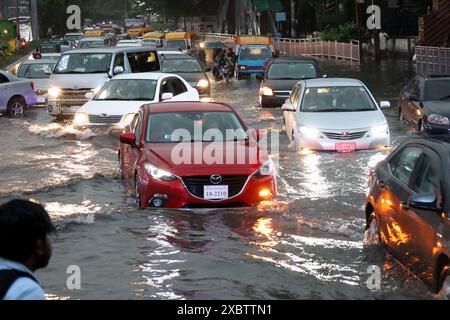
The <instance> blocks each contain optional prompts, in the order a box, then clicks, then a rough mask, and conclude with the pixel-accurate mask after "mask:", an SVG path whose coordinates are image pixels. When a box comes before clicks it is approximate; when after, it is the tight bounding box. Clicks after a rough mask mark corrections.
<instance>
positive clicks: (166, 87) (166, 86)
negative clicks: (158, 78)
mask: <svg viewBox="0 0 450 320" xmlns="http://www.w3.org/2000/svg"><path fill="white" fill-rule="evenodd" d="M164 93H173V89H172V82H171V81H170V79H165V80H163V81H162V83H161V90H160V94H159V99H160V100H161V98H162V95H163V94H164Z"/></svg>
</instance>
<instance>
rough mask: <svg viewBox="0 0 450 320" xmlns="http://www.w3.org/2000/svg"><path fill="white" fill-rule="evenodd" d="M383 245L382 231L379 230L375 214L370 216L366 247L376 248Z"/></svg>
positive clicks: (365, 234)
mask: <svg viewBox="0 0 450 320" xmlns="http://www.w3.org/2000/svg"><path fill="white" fill-rule="evenodd" d="M380 243H381V238H380V230H379V228H378V221H377V218H376V216H375V214H374V213H372V214H371V215H370V218H369V223H368V224H367V228H366V232H365V233H364V245H366V246H376V245H379V244H380Z"/></svg>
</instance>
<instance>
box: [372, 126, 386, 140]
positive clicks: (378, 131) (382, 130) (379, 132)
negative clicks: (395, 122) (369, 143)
mask: <svg viewBox="0 0 450 320" xmlns="http://www.w3.org/2000/svg"><path fill="white" fill-rule="evenodd" d="M387 134H389V126H388V125H387V123H385V124H382V125H381V126H377V127H374V128H372V129H371V130H370V136H372V137H379V136H384V135H387Z"/></svg>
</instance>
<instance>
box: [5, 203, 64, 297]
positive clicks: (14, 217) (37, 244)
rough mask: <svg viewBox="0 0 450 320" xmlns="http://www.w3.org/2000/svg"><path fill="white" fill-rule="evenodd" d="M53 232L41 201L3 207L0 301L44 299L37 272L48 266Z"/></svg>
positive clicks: (9, 204)
mask: <svg viewBox="0 0 450 320" xmlns="http://www.w3.org/2000/svg"><path fill="white" fill-rule="evenodd" d="M54 232H55V227H54V226H53V224H52V222H51V220H50V217H49V215H48V213H47V211H46V210H45V209H44V207H43V206H41V205H40V204H37V203H33V202H30V201H25V200H12V201H10V202H8V203H6V204H3V205H2V206H0V300H45V295H44V290H43V288H42V287H41V285H40V283H39V282H38V280H36V277H35V275H34V272H35V271H36V270H38V269H42V268H45V267H46V266H47V265H48V262H49V260H50V257H51V254H52V247H51V243H50V240H49V235H50V234H52V233H54Z"/></svg>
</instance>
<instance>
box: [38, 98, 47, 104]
mask: <svg viewBox="0 0 450 320" xmlns="http://www.w3.org/2000/svg"><path fill="white" fill-rule="evenodd" d="M46 102H47V99H46V98H45V97H37V103H39V104H41V103H42V104H43V103H46Z"/></svg>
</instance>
